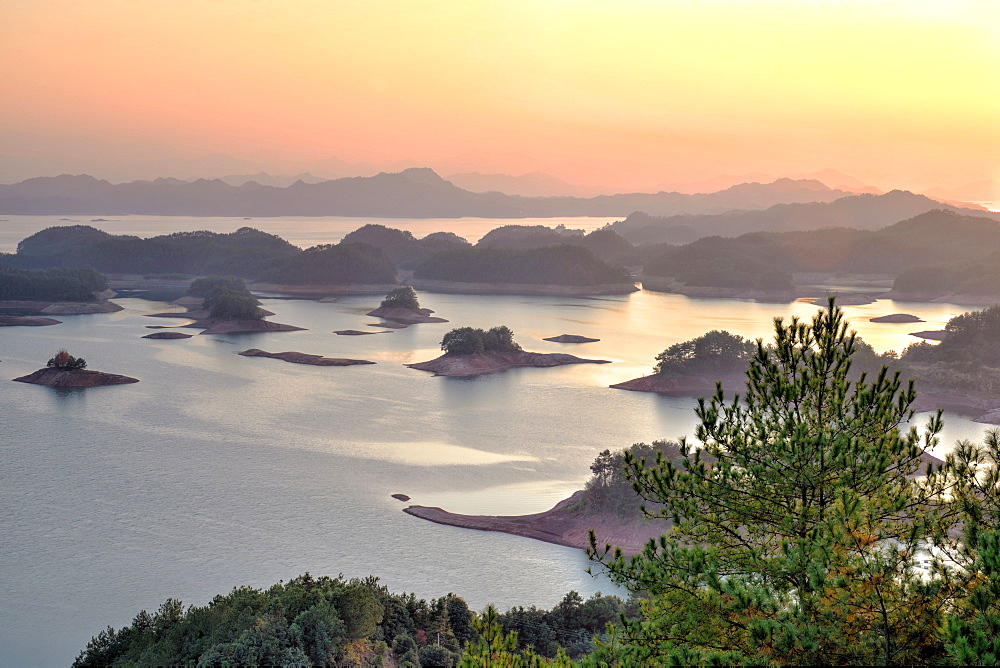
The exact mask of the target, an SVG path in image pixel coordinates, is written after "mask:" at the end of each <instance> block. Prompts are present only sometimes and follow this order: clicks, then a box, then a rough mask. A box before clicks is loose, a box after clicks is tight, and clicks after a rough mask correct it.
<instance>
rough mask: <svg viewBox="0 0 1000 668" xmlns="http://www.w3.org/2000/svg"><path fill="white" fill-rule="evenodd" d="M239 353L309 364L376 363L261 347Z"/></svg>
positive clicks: (343, 364) (247, 355) (350, 364)
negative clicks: (277, 351) (280, 351)
mask: <svg viewBox="0 0 1000 668" xmlns="http://www.w3.org/2000/svg"><path fill="white" fill-rule="evenodd" d="M236 354H237V355H243V356H244V357H270V358H271V359H276V360H283V361H285V362H291V363H292V364H309V365H311V366H353V365H355V364H375V362H371V361H369V360H352V359H344V358H338V357H323V356H322V355H311V354H309V353H299V352H285V353H269V352H267V351H266V350H260V349H259V348H250V349H249V350H242V351H240V352H238V353H236Z"/></svg>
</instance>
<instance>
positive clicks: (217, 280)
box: [185, 276, 247, 297]
mask: <svg viewBox="0 0 1000 668" xmlns="http://www.w3.org/2000/svg"><path fill="white" fill-rule="evenodd" d="M219 288H226V289H228V290H233V291H236V292H245V291H246V289H247V284H246V281H244V280H243V279H242V278H240V277H239V276H205V277H204V278H196V279H195V280H193V281H191V285H189V286H188V289H187V292H186V293H185V294H187V295H188V296H189V297H208V296H209V295H210V294H212V293H213V292H215V291H216V290H218V289H219Z"/></svg>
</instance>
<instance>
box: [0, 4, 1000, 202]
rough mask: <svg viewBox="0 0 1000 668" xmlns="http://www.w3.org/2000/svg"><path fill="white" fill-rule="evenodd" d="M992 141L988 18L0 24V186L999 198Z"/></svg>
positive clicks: (372, 16) (220, 11) (531, 10)
mask: <svg viewBox="0 0 1000 668" xmlns="http://www.w3.org/2000/svg"><path fill="white" fill-rule="evenodd" d="M997 119H1000V3H997V2H995V1H994V0H985V1H980V0H946V1H941V2H938V1H936V0H934V1H932V0H906V1H903V0H885V1H878V0H868V1H863V0H794V1H792V0H752V1H743V0H739V1H737V0H502V1H494V0H457V1H451V0H436V1H430V0H399V1H396V0H392V1H390V0H85V1H84V0H2V2H0V180H3V181H7V182H10V181H14V180H20V179H21V178H26V177H29V176H37V175H51V174H58V173H63V172H69V173H84V172H86V173H91V174H94V175H97V176H101V177H105V178H110V179H112V180H119V181H121V180H131V179H133V178H151V177H153V176H174V177H178V178H189V177H193V176H222V175H225V174H233V173H253V172H256V171H261V170H265V171H268V172H270V173H272V174H281V173H297V172H302V171H312V172H314V173H316V174H319V175H325V176H344V175H353V174H362V173H365V172H368V173H374V172H375V171H379V170H387V171H393V170H397V169H400V168H402V167H406V166H429V167H432V168H434V169H436V170H437V171H438V172H439V173H441V174H443V175H447V174H451V173H454V172H466V171H478V172H482V173H501V172H502V173H508V174H515V175H516V174H524V173H529V172H544V173H547V174H551V175H554V176H556V177H558V178H560V179H563V180H565V181H567V182H570V183H577V184H587V185H605V186H609V187H614V188H617V189H623V190H642V189H649V188H651V187H655V186H658V185H663V184H677V183H688V182H695V181H699V180H704V179H711V178H713V177H718V176H722V175H743V174H758V175H772V176H775V177H778V176H784V175H796V174H803V173H808V172H812V171H816V170H822V169H836V170H840V171H841V172H844V173H846V174H850V175H852V176H854V177H856V178H858V179H860V180H862V181H863V182H865V183H869V184H872V185H876V186H878V187H881V188H883V189H888V188H894V187H901V188H907V189H911V190H926V189H928V188H932V187H935V186H939V187H944V188H948V189H951V190H952V191H957V190H963V189H964V190H975V191H977V192H979V193H980V194H979V195H977V197H978V198H980V199H990V198H994V197H995V198H996V199H1000V187H998V188H996V190H995V191H992V192H989V193H987V192H986V191H989V190H990V185H989V184H990V182H993V183H995V184H998V185H1000V123H998V122H997ZM966 186H970V187H966ZM970 194H971V193H970Z"/></svg>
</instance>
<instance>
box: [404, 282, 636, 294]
mask: <svg viewBox="0 0 1000 668" xmlns="http://www.w3.org/2000/svg"><path fill="white" fill-rule="evenodd" d="M409 284H410V285H412V286H413V287H414V288H416V289H417V290H423V291H425V292H441V293H445V294H458V295H549V296H557V297H558V296H564V297H590V296H597V295H627V294H629V293H631V292H638V291H639V288H637V287H636V286H635V284H634V283H603V284H599V285H549V284H542V283H465V282H460V281H438V280H434V279H429V278H413V279H410V281H409Z"/></svg>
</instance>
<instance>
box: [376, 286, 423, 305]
mask: <svg viewBox="0 0 1000 668" xmlns="http://www.w3.org/2000/svg"><path fill="white" fill-rule="evenodd" d="M379 308H408V309H418V308H420V301H419V300H418V299H417V291H416V290H414V289H413V288H411V287H410V286H409V285H405V286H403V287H401V288H393V289H392V290H390V291H389V294H387V295H386V296H385V299H383V300H382V303H381V304H379Z"/></svg>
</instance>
